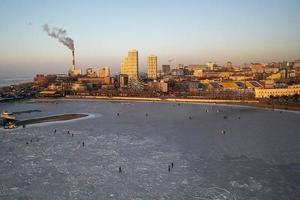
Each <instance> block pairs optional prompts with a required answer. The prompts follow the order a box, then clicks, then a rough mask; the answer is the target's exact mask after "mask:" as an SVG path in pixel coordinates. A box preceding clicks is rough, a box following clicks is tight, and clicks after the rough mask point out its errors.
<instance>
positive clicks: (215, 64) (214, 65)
mask: <svg viewBox="0 0 300 200" xmlns="http://www.w3.org/2000/svg"><path fill="white" fill-rule="evenodd" d="M206 65H207V67H208V68H209V69H210V70H213V69H214V68H215V67H216V66H218V65H217V63H216V62H212V61H209V62H208V63H207V64H206Z"/></svg>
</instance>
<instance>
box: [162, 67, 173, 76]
mask: <svg viewBox="0 0 300 200" xmlns="http://www.w3.org/2000/svg"><path fill="white" fill-rule="evenodd" d="M161 68H162V72H163V74H164V75H166V74H168V73H170V72H171V67H170V65H162V66H161Z"/></svg>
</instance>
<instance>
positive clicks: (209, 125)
mask: <svg viewBox="0 0 300 200" xmlns="http://www.w3.org/2000/svg"><path fill="white" fill-rule="evenodd" d="M30 109H39V110H42V112H39V113H29V114H28V113H24V114H21V115H19V116H18V117H19V119H27V118H34V117H40V116H48V115H55V114H63V113H91V114H92V116H93V117H90V118H88V119H83V120H76V121H72V122H66V123H52V124H47V125H45V124H44V125H39V126H28V127H26V128H24V129H23V128H18V129H15V130H11V131H5V130H0V199H201V200H204V199H208V200H210V199H213V200H217V199H219V200H223V199H233V200H234V199H264V200H265V199H272V200H273V199H280V200H282V199H299V197H300V176H299V174H300V160H299V158H300V146H299V144H300V136H299V133H298V132H299V128H300V124H299V121H300V115H299V114H298V113H296V112H295V113H292V112H282V113H281V112H279V111H275V112H274V111H270V110H262V109H254V108H248V107H234V106H222V105H210V104H182V103H181V104H180V106H178V104H177V103H174V104H173V103H154V102H128V103H126V102H105V101H80V100H30V101H24V102H15V103H2V104H0V111H1V110H8V111H20V110H30ZM206 110H208V112H206ZM117 113H119V116H117ZM146 113H148V116H146ZM225 116H226V117H225ZM54 129H56V130H57V131H56V133H55V132H54ZM221 130H225V134H222V133H221ZM68 131H70V134H68ZM72 134H73V137H72ZM82 142H84V147H83V145H82ZM171 162H173V163H174V168H171V171H170V172H169V171H168V166H169V165H171ZM120 166H121V167H122V173H119V171H118V169H119V167H120Z"/></svg>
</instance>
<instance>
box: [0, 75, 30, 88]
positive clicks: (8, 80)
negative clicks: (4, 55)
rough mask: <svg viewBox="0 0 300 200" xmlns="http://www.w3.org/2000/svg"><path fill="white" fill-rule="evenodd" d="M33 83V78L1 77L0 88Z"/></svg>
mask: <svg viewBox="0 0 300 200" xmlns="http://www.w3.org/2000/svg"><path fill="white" fill-rule="evenodd" d="M28 82H33V76H17V77H12V76H0V87H3V86H10V85H16V84H20V83H28Z"/></svg>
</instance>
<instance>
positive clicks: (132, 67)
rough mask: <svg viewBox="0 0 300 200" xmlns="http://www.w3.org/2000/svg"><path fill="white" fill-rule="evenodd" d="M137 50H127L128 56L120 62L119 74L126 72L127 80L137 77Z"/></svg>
mask: <svg viewBox="0 0 300 200" xmlns="http://www.w3.org/2000/svg"><path fill="white" fill-rule="evenodd" d="M138 67H139V66H138V51H137V50H135V49H132V50H129V51H128V56H127V57H126V58H125V59H124V60H123V62H122V64H121V74H127V75H128V79H129V80H137V79H138V73H139V71H138Z"/></svg>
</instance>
